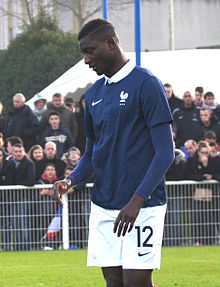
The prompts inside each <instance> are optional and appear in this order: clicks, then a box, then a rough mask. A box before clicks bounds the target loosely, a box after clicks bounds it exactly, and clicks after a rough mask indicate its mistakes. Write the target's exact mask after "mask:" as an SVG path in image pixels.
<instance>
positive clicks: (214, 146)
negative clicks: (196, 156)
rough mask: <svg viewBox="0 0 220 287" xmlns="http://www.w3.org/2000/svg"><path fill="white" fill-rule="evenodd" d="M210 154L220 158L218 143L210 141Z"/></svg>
mask: <svg viewBox="0 0 220 287" xmlns="http://www.w3.org/2000/svg"><path fill="white" fill-rule="evenodd" d="M209 145H210V156H211V157H213V158H215V157H218V158H219V159H220V152H219V150H218V145H217V144H216V143H210V144H209Z"/></svg>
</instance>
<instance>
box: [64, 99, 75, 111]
mask: <svg viewBox="0 0 220 287" xmlns="http://www.w3.org/2000/svg"><path fill="white" fill-rule="evenodd" d="M64 104H65V106H66V108H67V109H69V110H70V111H71V112H73V113H75V110H76V103H75V102H74V100H73V99H72V98H65V100H64Z"/></svg>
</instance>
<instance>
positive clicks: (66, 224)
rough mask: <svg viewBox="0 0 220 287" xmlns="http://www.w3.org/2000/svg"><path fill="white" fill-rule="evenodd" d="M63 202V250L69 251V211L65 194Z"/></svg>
mask: <svg viewBox="0 0 220 287" xmlns="http://www.w3.org/2000/svg"><path fill="white" fill-rule="evenodd" d="M62 200H63V216H62V226H63V249H69V245H70V243H69V210H68V195H67V194H66V193H65V194H63V196H62Z"/></svg>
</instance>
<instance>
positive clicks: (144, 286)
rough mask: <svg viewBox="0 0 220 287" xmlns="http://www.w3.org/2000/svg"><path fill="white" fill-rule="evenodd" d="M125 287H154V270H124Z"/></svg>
mask: <svg viewBox="0 0 220 287" xmlns="http://www.w3.org/2000/svg"><path fill="white" fill-rule="evenodd" d="M123 283H124V285H123V287H137V286H138V287H153V283H152V270H146V269H124V270H123Z"/></svg>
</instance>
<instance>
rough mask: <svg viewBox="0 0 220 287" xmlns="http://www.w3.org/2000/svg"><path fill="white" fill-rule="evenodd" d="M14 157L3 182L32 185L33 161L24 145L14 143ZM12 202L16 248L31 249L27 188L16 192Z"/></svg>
mask: <svg viewBox="0 0 220 287" xmlns="http://www.w3.org/2000/svg"><path fill="white" fill-rule="evenodd" d="M13 156H14V158H13V159H12V160H10V161H9V166H8V172H7V174H6V179H5V182H6V184H7V185H26V186H32V185H34V183H35V167H34V163H33V162H32V161H31V160H29V159H28V158H27V157H26V156H25V151H24V147H23V146H22V145H21V144H15V145H14V147H13ZM17 194H18V195H17V198H16V201H15V203H14V204H12V205H10V206H9V208H10V218H11V219H12V222H11V223H10V224H11V226H12V227H13V228H14V234H15V238H16V244H15V248H16V250H29V249H31V244H32V239H31V231H30V227H31V226H30V218H31V214H32V212H31V208H32V206H31V204H30V201H31V200H32V198H31V195H30V194H29V193H28V192H27V190H22V189H21V190H20V192H19V193H17Z"/></svg>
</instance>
